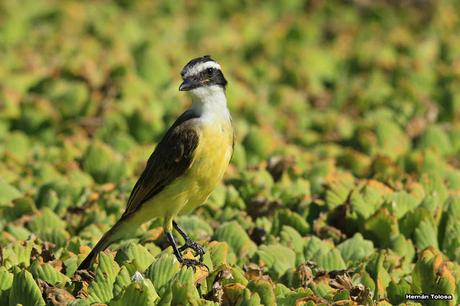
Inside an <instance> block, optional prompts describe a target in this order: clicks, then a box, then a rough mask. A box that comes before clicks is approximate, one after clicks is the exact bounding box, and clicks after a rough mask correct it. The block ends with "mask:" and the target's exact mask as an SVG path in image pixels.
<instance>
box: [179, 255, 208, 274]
mask: <svg viewBox="0 0 460 306" xmlns="http://www.w3.org/2000/svg"><path fill="white" fill-rule="evenodd" d="M180 262H181V264H182V265H184V266H187V267H192V268H193V270H196V267H197V266H200V267H205V268H206V270H208V272H209V267H208V266H207V265H205V264H204V263H202V262H200V261H198V260H195V259H188V258H182V259H181V260H180Z"/></svg>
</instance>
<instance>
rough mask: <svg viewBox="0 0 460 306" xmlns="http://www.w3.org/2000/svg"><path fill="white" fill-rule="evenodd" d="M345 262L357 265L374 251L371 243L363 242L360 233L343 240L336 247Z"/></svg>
mask: <svg viewBox="0 0 460 306" xmlns="http://www.w3.org/2000/svg"><path fill="white" fill-rule="evenodd" d="M337 249H338V250H339V251H340V254H341V255H342V258H343V259H344V260H345V262H352V263H357V262H360V261H361V260H363V259H364V258H366V257H367V256H369V255H370V254H372V253H373V251H374V244H373V243H372V241H369V240H364V239H363V236H362V235H361V234H360V233H356V234H355V235H354V236H353V237H352V238H350V239H347V240H345V241H344V242H342V243H341V244H339V245H338V246H337Z"/></svg>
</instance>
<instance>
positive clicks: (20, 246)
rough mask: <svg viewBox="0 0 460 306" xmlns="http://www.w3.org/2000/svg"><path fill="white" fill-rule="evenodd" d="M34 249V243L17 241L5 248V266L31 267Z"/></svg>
mask: <svg viewBox="0 0 460 306" xmlns="http://www.w3.org/2000/svg"><path fill="white" fill-rule="evenodd" d="M32 248H33V242H32V241H26V242H20V241H17V242H15V243H13V244H10V245H8V246H7V247H6V248H3V250H2V251H3V260H4V262H3V264H4V265H5V266H17V265H23V266H25V267H28V266H29V265H30V255H31V252H32Z"/></svg>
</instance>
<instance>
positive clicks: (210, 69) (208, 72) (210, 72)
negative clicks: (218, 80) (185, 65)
mask: <svg viewBox="0 0 460 306" xmlns="http://www.w3.org/2000/svg"><path fill="white" fill-rule="evenodd" d="M206 74H207V75H209V76H210V75H212V68H208V69H206Z"/></svg>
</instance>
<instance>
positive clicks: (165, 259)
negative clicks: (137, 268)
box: [145, 252, 180, 294]
mask: <svg viewBox="0 0 460 306" xmlns="http://www.w3.org/2000/svg"><path fill="white" fill-rule="evenodd" d="M179 269H180V264H179V262H178V261H177V259H176V257H175V256H174V255H173V254H169V253H166V252H163V253H161V254H160V255H159V257H158V258H157V259H156V260H155V261H154V262H153V263H152V264H151V265H150V267H149V268H148V269H147V271H145V275H146V276H147V277H148V278H149V279H150V280H151V281H152V283H153V285H154V286H155V288H156V289H157V290H158V292H159V293H160V294H161V293H162V289H163V286H165V285H166V284H168V283H169V281H170V280H171V279H172V278H173V276H174V275H175V274H176V273H177V272H178V271H179Z"/></svg>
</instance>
